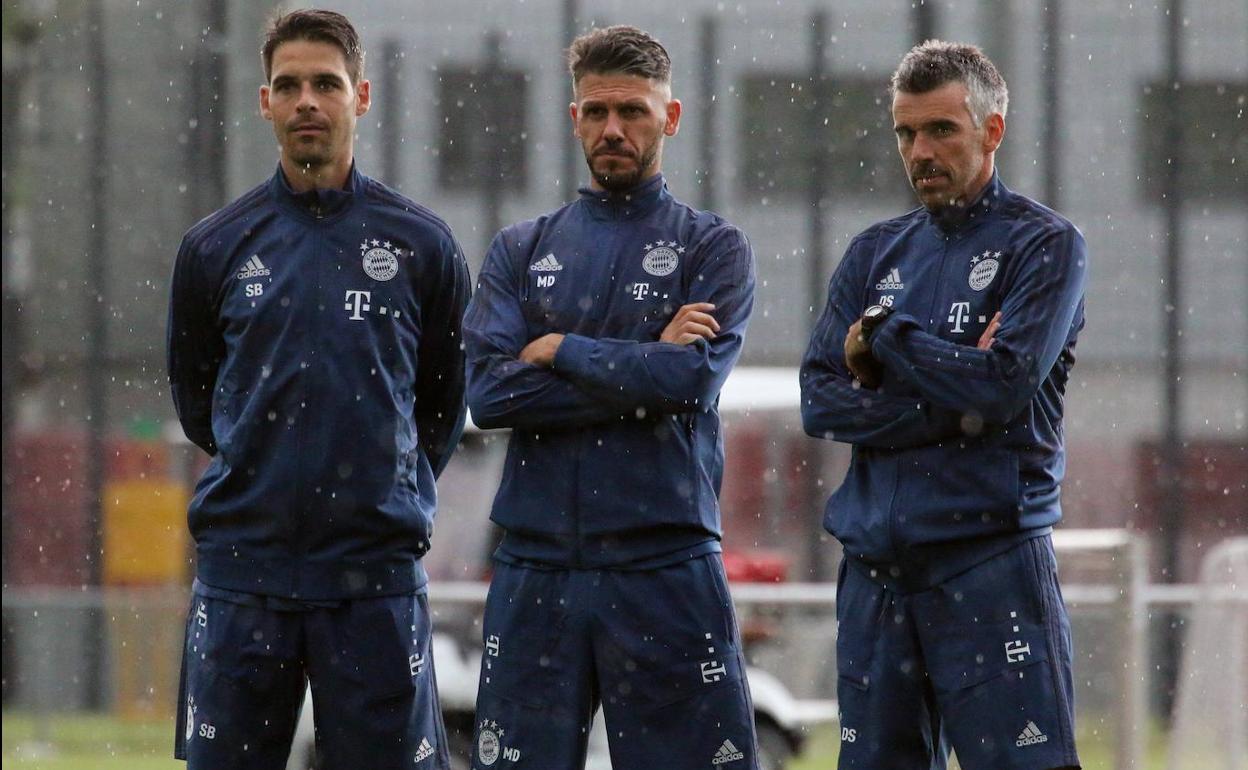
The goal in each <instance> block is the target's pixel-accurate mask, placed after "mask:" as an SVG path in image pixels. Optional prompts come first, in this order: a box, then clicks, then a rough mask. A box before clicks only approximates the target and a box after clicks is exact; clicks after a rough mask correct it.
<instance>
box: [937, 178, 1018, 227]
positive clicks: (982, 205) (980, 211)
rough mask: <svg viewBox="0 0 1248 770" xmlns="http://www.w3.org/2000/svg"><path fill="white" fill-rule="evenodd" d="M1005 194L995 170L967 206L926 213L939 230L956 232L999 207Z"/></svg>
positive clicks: (950, 207) (1005, 191) (949, 207)
mask: <svg viewBox="0 0 1248 770" xmlns="http://www.w3.org/2000/svg"><path fill="white" fill-rule="evenodd" d="M1007 192H1008V190H1006V189H1005V185H1003V184H1001V179H1000V178H999V177H998V176H997V171H996V169H993V171H992V177H991V178H989V179H988V184H986V185H984V189H983V190H980V192H979V195H978V196H976V197H975V200H973V201H971V203H970V204H969V205H966V206H946V207H945V208H944V209H941V211H940V213H938V214H932V213H931V212H928V216H929V217H931V220H932V222H934V223H935V224H936V226H937V227H939V228H940V229H941V230H943V231H945V232H947V233H952V232H956V231H958V230H961V229H963V228H965V227H969V226H970V225H972V224H974V223H975V222H976V221H978V220H980V219H983V218H984V217H985V216H987V215H988V214H989V213H991V212H992V211H993V210H995V209H996V208H997V207H998V206H1000V205H1001V201H1002V200H1004V199H1005V194H1006V193H1007Z"/></svg>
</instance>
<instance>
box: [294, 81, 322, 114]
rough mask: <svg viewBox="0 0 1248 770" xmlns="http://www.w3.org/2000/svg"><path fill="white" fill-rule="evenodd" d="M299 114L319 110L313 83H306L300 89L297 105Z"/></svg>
mask: <svg viewBox="0 0 1248 770" xmlns="http://www.w3.org/2000/svg"><path fill="white" fill-rule="evenodd" d="M295 109H297V110H298V111H299V112H310V111H315V110H316V109H317V104H316V88H315V87H313V85H312V84H311V83H304V84H303V86H301V87H300V89H299V101H298V102H296V104H295Z"/></svg>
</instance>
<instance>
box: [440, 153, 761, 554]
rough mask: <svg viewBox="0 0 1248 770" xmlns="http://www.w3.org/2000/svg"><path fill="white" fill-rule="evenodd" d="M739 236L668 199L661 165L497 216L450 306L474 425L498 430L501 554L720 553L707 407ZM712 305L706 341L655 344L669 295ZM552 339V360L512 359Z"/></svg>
mask: <svg viewBox="0 0 1248 770" xmlns="http://www.w3.org/2000/svg"><path fill="white" fill-rule="evenodd" d="M753 296H754V259H753V253H752V251H751V249H750V245H749V243H748V242H747V240H746V238H745V235H744V234H743V233H742V232H741V231H740V230H738V229H737V228H736V227H733V226H732V225H730V224H728V223H727V222H725V221H724V220H722V219H721V218H719V217H718V216H716V215H714V214H711V213H707V212H702V211H695V210H694V209H691V208H690V207H688V206H686V205H684V204H683V203H680V202H679V201H677V200H675V199H674V198H672V196H671V194H670V193H668V191H667V187H666V185H665V184H664V181H663V178H662V176H656V177H653V178H651V179H650V180H647V181H646V182H643V183H642V184H641V185H640V186H639V187H638V188H636V189H634V190H632V191H631V192H630V193H628V194H617V195H612V194H607V193H598V192H593V191H591V190H582V191H581V196H580V198H579V199H578V200H576V201H574V202H572V203H569V204H567V205H565V206H563V207H562V208H560V209H558V210H556V211H554V212H552V213H550V214H547V215H545V216H542V217H539V218H537V219H534V220H531V221H527V222H521V223H519V224H516V225H513V226H511V227H508V228H506V229H504V230H503V231H502V232H500V233H499V234H498V236H497V237H496V238H495V239H494V242H493V245H492V246H491V247H490V251H489V254H488V255H487V256H486V260H485V264H484V266H483V267H482V269H481V275H480V278H479V281H478V286H477V292H476V295H475V297H474V298H473V301H472V303H471V304H470V306H469V308H468V312H467V314H466V315H465V317H464V341H465V343H466V345H467V352H468V403H469V407H470V408H471V410H472V418H473V421H474V422H475V423H476V424H478V425H480V426H482V427H486V428H502V427H508V428H511V429H512V434H511V443H510V446H509V447H508V453H507V460H506V466H505V469H504V472H503V479H502V482H501V485H500V487H499V491H498V495H497V497H496V498H495V501H494V507H493V513H492V515H491V518H492V519H493V520H494V521H495V522H496V523H498V524H499V525H500V526H501V527H502V528H503V529H504V530H505V536H504V540H503V544H502V546H501V548H500V551H499V556H500V558H504V559H511V560H515V561H525V562H528V561H532V562H541V563H546V564H554V565H559V566H563V567H578V568H582V567H605V566H619V565H647V566H659V564H660V563H663V562H665V561H671V562H675V561H679V560H683V559H686V558H690V557H691V556H695V555H698V554H701V553H707V552H711V551H716V550H718V548H719V545H718V540H719V537H720V519H719V505H718V499H717V497H718V493H719V488H720V480H721V475H722V471H723V437H722V436H721V434H720V424H719V414H718V411H717V402H718V398H719V391H720V388H721V387H722V386H723V384H724V380H725V379H726V378H727V376H728V372H729V370H731V369H732V366H733V364H734V363H735V362H736V360H737V357H738V355H739V354H740V352H741V345H742V341H743V338H744V335H745V328H746V323H747V321H748V320H749V317H750V311H751V308H752V305H753ZM692 302H711V303H713V304H714V305H715V306H716V309H715V310H714V311H713V315H714V316H715V319H716V320H717V321H718V322H719V324H720V331H719V333H718V335H717V336H716V337H715V338H714V339H713V340H711V341H709V342H707V343H698V344H693V345H674V344H668V343H663V342H659V341H658V339H659V335H660V334H661V332H662V331H663V328H664V327H665V326H667V324H668V322H669V321H670V320H671V319H672V317H673V315H675V313H676V311H677V310H678V309H679V308H680V307H681V306H682V305H685V304H688V303H692ZM550 332H557V333H563V334H566V335H567V336H566V337H565V338H564V340H563V343H562V345H561V346H560V348H559V352H558V355H557V356H556V358H555V362H554V367H553V369H547V368H539V367H535V366H530V365H528V364H525V363H521V362H520V361H519V360H518V358H517V356H518V355H519V353H520V351H521V349H523V348H524V346H525V345H526V344H528V343H529V342H530V341H532V340H534V339H536V338H537V337H540V336H542V335H544V334H547V333H550Z"/></svg>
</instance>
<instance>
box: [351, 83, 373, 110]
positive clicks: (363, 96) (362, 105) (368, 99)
mask: <svg viewBox="0 0 1248 770" xmlns="http://www.w3.org/2000/svg"><path fill="white" fill-rule="evenodd" d="M371 106H373V97H372V84H371V83H369V82H368V81H367V80H361V81H360V84H359V85H358V86H356V87H355V116H356V117H357V118H358V117H360V116H361V115H363V114H364V113H366V112H368V108H369V107H371Z"/></svg>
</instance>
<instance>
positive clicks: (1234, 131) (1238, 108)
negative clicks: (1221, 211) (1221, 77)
mask: <svg viewBox="0 0 1248 770" xmlns="http://www.w3.org/2000/svg"><path fill="white" fill-rule="evenodd" d="M1178 94H1179V114H1180V115H1181V116H1182V120H1181V121H1180V122H1181V124H1182V128H1181V132H1180V141H1181V142H1182V146H1183V149H1182V163H1181V165H1180V166H1179V171H1178V177H1179V189H1178V191H1177V192H1178V195H1179V196H1180V198H1181V199H1182V200H1185V201H1192V200H1199V201H1201V202H1202V203H1223V204H1228V205H1239V206H1242V205H1243V204H1244V202H1245V201H1248V82H1239V83H1218V82H1192V81H1188V82H1185V83H1184V84H1183V87H1182V88H1181V89H1179V92H1178ZM1172 95H1173V91H1171V90H1170V89H1169V88H1167V87H1166V86H1165V84H1164V83H1162V82H1160V81H1155V82H1152V83H1149V84H1147V85H1146V86H1145V87H1144V93H1143V94H1142V95H1141V99H1140V111H1139V115H1140V148H1139V149H1140V154H1141V157H1140V167H1141V173H1140V195H1141V197H1143V198H1144V199H1145V200H1147V201H1149V202H1152V203H1161V202H1162V201H1163V200H1164V196H1165V194H1166V193H1167V192H1168V191H1167V190H1165V189H1163V185H1164V183H1165V178H1166V164H1167V163H1168V162H1169V158H1168V157H1167V156H1166V147H1165V142H1166V136H1165V134H1166V123H1167V120H1166V113H1167V110H1169V109H1170V103H1171V102H1170V99H1171V97H1172Z"/></svg>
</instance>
